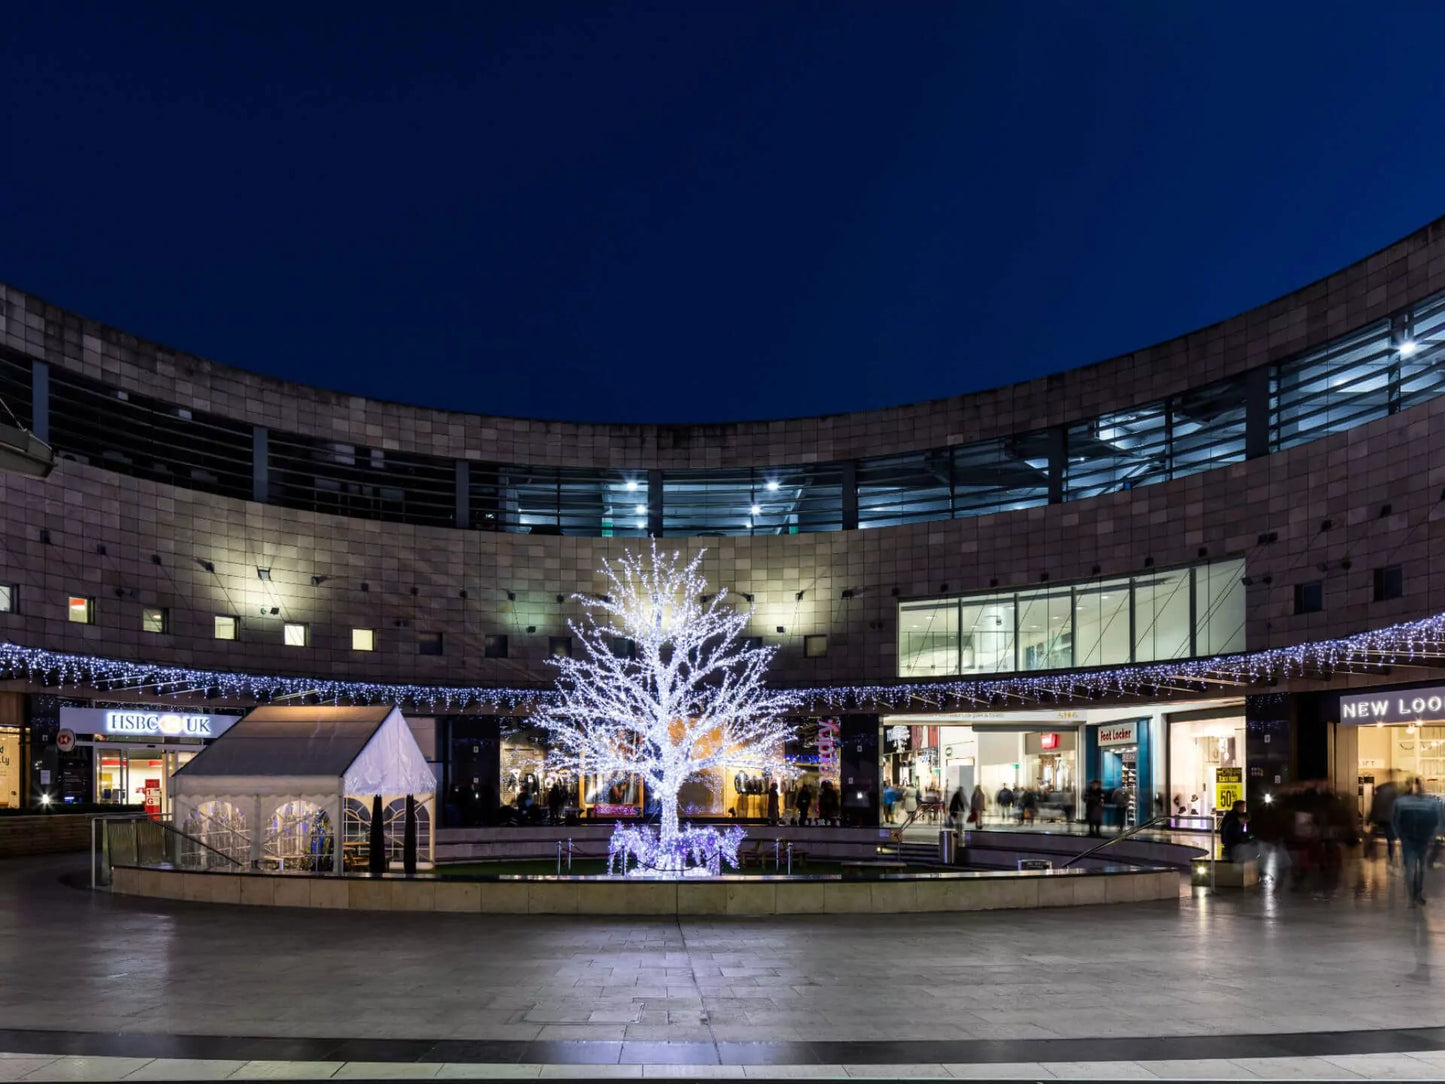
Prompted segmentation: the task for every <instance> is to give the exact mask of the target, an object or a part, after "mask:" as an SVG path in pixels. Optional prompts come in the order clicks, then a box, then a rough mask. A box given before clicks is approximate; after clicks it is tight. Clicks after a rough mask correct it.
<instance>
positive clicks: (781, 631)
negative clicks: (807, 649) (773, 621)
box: [778, 625, 788, 635]
mask: <svg viewBox="0 0 1445 1084" xmlns="http://www.w3.org/2000/svg"><path fill="white" fill-rule="evenodd" d="M787 631H788V630H787V629H785V628H784V627H783V626H782V625H779V626H778V633H779V635H781V634H782V633H784V632H787Z"/></svg>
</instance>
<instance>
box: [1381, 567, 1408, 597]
mask: <svg viewBox="0 0 1445 1084" xmlns="http://www.w3.org/2000/svg"><path fill="white" fill-rule="evenodd" d="M1404 594H1405V570H1404V568H1403V567H1401V566H1400V565H1386V566H1385V567H1384V568H1377V569H1375V601H1376V602H1388V601H1389V600H1390V599H1392V598H1401V597H1403V596H1404Z"/></svg>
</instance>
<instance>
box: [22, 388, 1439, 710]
mask: <svg viewBox="0 0 1445 1084" xmlns="http://www.w3.org/2000/svg"><path fill="white" fill-rule="evenodd" d="M1442 489H1445V398H1441V399H1436V400H1434V401H1432V402H1429V403H1425V404H1422V405H1420V406H1418V407H1415V408H1412V409H1411V410H1408V411H1405V412H1403V413H1401V414H1399V415H1396V416H1395V417H1393V418H1386V419H1382V420H1380V421H1377V422H1373V423H1371V424H1369V425H1365V426H1361V427H1360V428H1358V429H1355V430H1353V431H1350V432H1348V433H1344V434H1340V435H1338V436H1335V437H1332V438H1329V439H1326V440H1321V441H1317V442H1315V443H1312V444H1308V445H1303V446H1301V447H1298V448H1295V449H1292V450H1291V451H1288V452H1283V453H1279V454H1276V455H1271V456H1266V457H1264V458H1261V459H1256V460H1253V461H1251V462H1248V463H1241V464H1237V465H1234V466H1230V467H1225V468H1221V469H1219V470H1215V471H1211V472H1209V473H1206V474H1200V475H1195V476H1193V477H1190V478H1184V479H1180V480H1178V481H1175V482H1170V483H1166V484H1164V485H1157V486H1148V487H1144V488H1140V489H1136V490H1133V491H1130V492H1127V493H1117V494H1112V495H1109V496H1105V497H1099V498H1094V499H1092V500H1088V501H1081V502H1078V503H1074V504H1064V505H1054V506H1050V507H1044V508H1034V509H1029V510H1027V511H1022V512H1011V513H1005V514H1002V515H995V516H987V517H978V518H972V519H960V520H951V521H946V522H940V523H927V524H918V525H914V526H907V527H896V528H886V529H881V530H864V531H849V532H837V533H833V534H808V535H791V536H776V537H773V536H770V537H764V538H752V539H748V538H723V539H693V540H682V539H678V540H671V539H668V540H664V542H663V544H664V545H666V546H669V547H675V548H679V549H683V550H686V551H688V552H692V551H694V550H696V549H698V548H704V547H705V548H706V549H707V550H708V555H707V557H706V564H705V568H706V574H707V577H708V579H709V580H710V581H711V582H712V583H713V584H715V585H719V586H724V587H727V588H728V589H730V590H732V591H734V592H747V593H751V594H753V595H754V596H755V598H756V604H757V616H756V619H755V621H754V624H753V632H754V633H755V634H757V635H761V636H763V637H764V638H765V639H766V640H767V641H769V642H774V643H779V644H780V645H781V648H782V650H781V654H780V658H779V661H778V663H777V670H776V673H777V677H778V678H779V679H780V680H783V681H788V682H801V683H807V684H813V683H820V684H821V683H835V682H836V683H855V682H863V681H885V680H890V679H892V678H893V677H894V674H895V669H896V666H895V657H896V639H895V637H896V624H897V623H896V602H895V599H894V598H893V595H892V591H893V589H894V588H897V589H898V591H899V593H900V595H901V596H902V597H904V598H907V597H909V596H918V595H928V594H936V593H940V592H941V591H943V585H944V584H947V585H948V590H949V591H952V592H966V591H974V590H987V589H988V587H989V585H990V580H992V579H994V578H997V579H998V580H999V582H1000V584H1001V585H1003V586H1027V585H1031V584H1037V583H1038V582H1039V580H1040V577H1041V575H1042V574H1044V573H1047V574H1048V576H1049V578H1050V580H1051V581H1052V582H1055V583H1059V582H1067V581H1070V580H1083V579H1088V578H1089V577H1090V576H1091V574H1092V569H1093V567H1094V566H1095V565H1098V566H1099V568H1100V570H1101V574H1102V575H1106V576H1107V575H1116V574H1119V573H1124V572H1130V571H1139V570H1142V569H1143V567H1144V561H1145V559H1146V558H1150V557H1152V558H1153V559H1154V562H1155V564H1156V566H1158V567H1161V568H1162V567H1168V566H1171V565H1181V564H1187V563H1190V562H1193V561H1196V560H1198V559H1199V551H1200V550H1201V549H1205V550H1207V552H1208V556H1209V557H1223V556H1226V555H1237V554H1244V555H1245V556H1246V559H1247V570H1248V572H1249V574H1250V576H1251V577H1252V578H1253V579H1254V581H1255V582H1254V585H1253V586H1252V587H1250V588H1249V589H1248V607H1249V611H1248V612H1249V626H1248V632H1247V635H1248V643H1249V646H1250V647H1251V648H1259V647H1264V646H1286V645H1291V644H1295V643H1299V642H1302V641H1304V640H1313V639H1320V638H1324V637H1329V636H1335V635H1342V634H1346V633H1351V632H1357V631H1360V630H1362V629H1367V628H1372V627H1377V626H1380V625H1384V624H1389V623H1391V622H1394V621H1399V620H1404V619H1407V618H1412V617H1421V616H1425V615H1426V614H1429V613H1432V612H1434V611H1436V610H1438V609H1440V602H1439V600H1440V599H1441V598H1445V535H1442V531H1445V527H1442V522H1441V521H1442V516H1445V503H1442V502H1441V499H1440V498H1441V495H1442ZM1385 505H1388V506H1389V507H1390V512H1389V513H1388V514H1386V515H1384V516H1382V515H1381V510H1382V508H1383V507H1384V506H1385ZM1325 520H1330V521H1331V522H1332V527H1331V528H1330V529H1329V530H1325V531H1322V530H1321V529H1320V528H1321V525H1322V524H1323V522H1324V521H1325ZM42 528H43V529H47V530H48V531H49V532H50V543H49V544H46V543H44V542H42V541H41V540H40V532H41V530H42ZM1268 532H1278V536H1279V537H1278V541H1276V542H1274V543H1266V544H1263V545H1261V544H1259V542H1258V538H1259V536H1260V535H1261V534H1265V533H1268ZM97 544H102V545H104V546H105V548H106V553H105V555H101V554H98V553H97V552H96V547H97ZM637 544H638V543H637V542H635V541H634V542H628V541H625V540H618V539H601V538H548V537H530V536H525V535H506V534H491V533H486V532H477V531H459V530H450V529H445V528H421V527H409V526H403V525H397V524H388V523H379V522H373V521H369V520H357V519H346V518H342V517H337V516H326V515H318V514H315V513H310V512H301V511H295V510H291V509H285V508H276V507H271V506H267V505H258V504H252V503H248V502H244V501H237V500H230V499H227V498H222V497H215V496H210V495H207V494H202V493H197V492H194V491H190V490H184V489H171V488H167V487H162V486H160V485H157V484H156V483H152V482H148V481H143V480H138V479H134V478H128V477H124V476H121V475H115V474H111V473H108V472H106V471H103V470H100V469H98V468H94V467H89V466H81V465H78V464H75V463H70V462H62V463H61V464H60V465H59V466H58V467H57V468H56V470H55V472H54V473H53V474H52V475H51V476H50V478H49V479H48V480H46V481H44V482H39V481H34V480H28V479H21V478H16V477H14V476H6V475H0V582H8V583H16V584H18V585H19V587H20V596H19V598H20V612H18V613H13V614H0V638H4V639H8V640H13V641H15V642H18V643H23V644H28V645H35V646H44V647H49V648H53V649H56V650H68V651H81V652H90V653H96V654H105V655H114V656H120V657H126V658H143V659H146V660H148V661H155V662H172V663H180V664H189V665H197V666H205V667H221V668H232V669H244V670H262V671H267V672H286V673H299V674H311V675H326V676H336V677H345V678H351V679H378V680H401V681H412V680H415V681H421V682H427V683H432V682H466V683H480V684H489V685H490V684H502V685H520V684H528V683H545V682H549V681H550V680H551V670H550V668H549V667H547V665H546V664H545V661H544V660H545V657H546V655H547V648H548V642H547V637H548V636H549V635H562V634H565V633H566V629H565V627H564V626H565V620H566V619H567V618H569V617H576V616H577V615H578V614H579V612H580V607H579V605H578V604H577V603H576V602H575V601H572V600H571V599H570V598H569V599H568V600H567V601H565V602H563V603H562V604H558V602H557V601H556V596H557V595H558V594H559V593H561V594H564V595H569V596H570V594H571V593H572V592H574V591H582V592H597V591H600V590H602V588H603V581H602V580H601V579H600V578H599V577H598V576H597V574H596V569H597V568H598V566H599V563H600V562H601V560H602V558H604V557H607V556H613V555H616V554H618V553H620V552H621V551H622V549H623V548H624V547H625V546H627V545H637ZM153 554H154V555H156V556H159V557H160V564H158V565H157V564H155V563H153V562H152V559H151V558H152V555H153ZM1346 557H1348V558H1349V560H1350V561H1351V567H1350V568H1349V569H1348V570H1345V569H1343V568H1341V566H1340V563H1341V561H1342V560H1343V559H1344V558H1346ZM202 561H209V562H212V563H213V564H214V566H215V572H214V573H211V572H207V571H206V570H205V568H204V567H202V565H201V563H200V562H202ZM1386 564H1400V565H1403V566H1404V575H1405V597H1403V598H1401V599H1397V600H1394V601H1391V602H1384V603H1375V602H1373V601H1371V600H1372V597H1373V576H1372V571H1373V569H1374V568H1375V567H1376V566H1381V565H1386ZM1321 565H1324V566H1325V569H1326V570H1325V571H1323V572H1321V571H1320V568H1319V566H1321ZM258 566H259V567H262V568H269V569H270V570H271V577H272V579H271V581H270V583H265V582H262V581H261V580H260V579H259V578H258V577H257V574H256V569H257V567H258ZM1266 575H1267V576H1269V577H1271V579H1272V582H1271V583H1269V584H1265V583H1263V582H1262V578H1263V577H1264V576H1266ZM312 576H325V577H327V579H326V580H325V582H324V583H322V584H320V585H317V586H313V585H312V583H311V577H312ZM1315 579H1320V580H1323V581H1324V585H1325V609H1324V611H1323V612H1322V613H1317V614H1311V615H1307V616H1294V615H1293V612H1292V611H1293V587H1294V584H1295V583H1297V582H1300V581H1303V580H1315ZM363 583H365V584H367V585H369V588H370V589H369V590H368V591H363V590H362V589H361V585H362V584H363ZM845 589H847V590H851V591H852V592H853V595H854V597H852V598H850V599H843V598H842V597H841V595H842V592H843V591H844V590H845ZM463 590H465V591H466V592H467V595H468V597H467V598H465V599H463V598H461V597H460V592H461V591H463ZM413 591H415V593H413ZM508 591H512V592H514V593H515V594H516V596H517V597H516V601H515V602H510V601H508V600H507V597H506V593H507V592H508ZM799 591H802V592H803V598H802V600H801V601H799V600H797V599H796V598H795V595H796V594H797V592H799ZM72 593H75V594H85V595H90V596H93V597H94V598H95V599H96V606H95V608H96V623H95V624H94V625H89V626H86V625H77V624H71V623H70V622H68V621H67V620H66V598H67V597H68V595H70V594H72ZM118 596H119V597H118ZM157 605H159V606H166V607H169V608H170V611H171V632H170V633H168V634H153V633H145V632H142V631H141V608H142V607H143V606H157ZM273 606H274V607H277V608H279V609H280V611H281V613H280V615H278V616H276V617H272V616H270V615H269V610H270V608H271V607H273ZM263 609H264V610H266V611H268V613H267V614H266V615H264V616H263V615H262V610H263ZM218 613H233V614H237V615H239V616H241V617H242V618H243V622H244V628H243V630H242V639H241V641H240V642H235V643H231V642H223V641H217V640H215V639H213V638H212V616H213V615H214V614H218ZM286 619H289V620H294V621H303V622H307V623H308V624H310V625H311V626H312V644H311V646H309V647H305V648H287V647H284V646H282V643H281V638H282V631H281V622H282V621H283V620H286ZM874 625H877V626H878V627H876V628H875V627H874ZM353 626H360V627H367V628H375V629H376V630H377V638H378V650H377V651H376V652H373V653H361V652H353V651H352V650H351V649H350V648H351V641H350V629H351V628H352V627H353ZM529 626H532V627H534V628H535V629H536V632H535V633H533V634H529V633H527V631H526V629H527V628H528V627H529ZM778 626H782V627H783V628H784V629H785V630H786V631H785V632H784V633H782V634H778V633H777V632H776V631H775V630H776V628H777V627H778ZM434 631H440V632H443V633H444V634H445V636H446V641H445V642H446V654H445V655H444V656H442V657H439V658H438V657H430V656H421V655H418V654H417V646H416V641H417V633H419V632H434ZM488 633H504V634H506V635H508V636H509V638H510V643H509V647H510V653H509V654H510V657H509V658H507V659H486V658H483V639H482V638H483V636H484V635H486V634H488ZM810 633H826V634H827V635H828V637H829V643H828V652H827V655H826V656H825V657H823V658H813V659H810V658H804V657H803V643H802V638H803V636H804V635H805V634H810Z"/></svg>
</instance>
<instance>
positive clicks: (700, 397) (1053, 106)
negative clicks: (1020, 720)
mask: <svg viewBox="0 0 1445 1084" xmlns="http://www.w3.org/2000/svg"><path fill="white" fill-rule="evenodd" d="M1378 7H1382V8H1383V10H1378V9H1375V8H1372V7H1371V6H1367V5H1363V4H1352V5H1337V4H1328V3H1319V2H1313V3H1308V4H1291V3H1268V4H1257V3H1249V4H1239V5H1229V4H1219V3H1213V2H1211V3H1204V2H1200V3H1195V4H1185V3H1157V4H1153V3H1135V2H1128V3H1114V4H1106V3H1093V4H1084V3H1034V4H1025V3H1008V4H995V5H988V4H982V3H972V2H960V3H957V4H943V3H880V2H878V0H869V2H866V3H857V4H852V3H841V2H839V3H820V4H808V3H779V2H777V0H769V2H766V3H748V2H739V0H728V2H726V3H697V2H689V3H676V2H672V0H668V2H665V3H658V4H655V5H650V4H642V3H634V4H618V5H608V4H602V3H586V4H575V5H574V4H562V3H548V2H521V0H518V2H515V3H504V2H501V0H488V2H483V3H459V4H455V5H441V4H418V5H411V4H396V3H386V4H371V3H366V2H359V0H354V2H351V3H346V4H340V3H337V4H295V3H285V4H274V5H273V4H269V3H251V4H244V5H242V4H207V3H182V2H179V0H177V2H176V3H171V4H144V3H137V4H115V3H108V4H103V5H101V4H97V5H93V6H92V5H79V4H73V3H66V2H63V0H62V2H49V3H29V4H18V5H12V6H10V7H8V8H7V9H6V11H5V16H4V27H3V30H0V39H3V44H0V50H4V53H3V54H0V62H3V69H4V70H3V71H0V88H3V94H4V102H3V105H4V124H5V130H4V132H3V133H0V135H3V143H0V147H3V150H0V154H3V156H4V161H3V172H0V186H3V190H0V227H3V236H0V280H4V281H8V282H11V283H13V284H15V285H17V286H20V287H22V288H25V289H28V290H31V291H34V292H36V293H38V294H41V295H43V296H45V297H47V298H49V299H51V300H53V301H55V302H57V303H59V304H61V305H64V306H66V307H69V308H72V309H76V310H78V311H80V312H82V313H84V314H86V315H89V316H93V317H95V318H97V319H100V320H103V321H106V322H108V323H112V324H116V325H118V326H120V327H122V328H124V329H126V330H128V331H132V332H134V333H136V334H138V335H142V336H145V337H148V338H154V339H159V340H160V341H162V342H166V343H169V344H171V345H173V346H176V347H179V348H181V349H186V350H190V351H193V352H195V353H199V354H202V355H205V356H209V357H213V358H216V359H217V360H220V361H223V362H226V363H229V364H233V365H239V366H244V367H247V368H252V369H256V370H260V371H263V372H269V373H275V374H277V375H281V376H285V377H289V378H292V379H296V380H302V381H306V382H310V383H316V384H322V385H326V386H330V387H335V388H340V389H344V390H348V391H355V392H360V393H363V394H367V395H373V396H380V397H385V398H393V399H403V400H409V401H414V402H421V403H427V404H432V405H438V406H451V407H456V408H460V409H466V410H476V411H485V412H492V413H502V414H520V415H529V416H550V417H566V418H581V419H588V420H618V421H621V420H649V421H688V420H722V419H729V418H760V417H775V416H784V415H796V414H811V413H824V412H832V411H841V410H850V409H857V408H863V407H873V406H883V405H887V404H893V403H901V402H907V401H910V400H917V399H924V398H932V397H937V396H942V395H948V394H953V393H956V392H960V391H967V390H970V389H975V388H980V387H987V386H991V385H994V384H998V383H1003V382H1007V381H1010V380H1015V379H1023V378H1027V377H1030V376H1036V375H1039V374H1042V373H1046V372H1050V371H1055V370H1058V369H1063V368H1070V367H1073V366H1076V365H1082V364H1086V363H1088V362H1091V361H1095V360H1098V359H1100V358H1103V357H1106V356H1109V355H1111V354H1115V353H1119V352H1122V351H1126V350H1129V349H1131V348H1134V347H1138V346H1142V345H1146V344H1148V343H1150V342H1154V341H1157V340H1159V339H1163V338H1167V337H1170V336H1172V335H1175V334H1178V333H1181V332H1184V331H1187V330H1190V329H1192V328H1194V327H1197V326H1200V325H1203V324H1207V323H1211V322H1213V321H1215V320H1218V319H1221V318H1223V317H1225V316H1228V315H1231V314H1233V313H1235V312H1238V311H1240V310H1241V309H1245V308H1248V307H1250V306H1252V305H1255V304H1258V303H1260V302H1263V301H1266V300H1268V299H1270V298H1272V297H1274V296H1277V295H1278V294H1281V293H1284V292H1286V291H1289V290H1291V289H1294V288H1296V287H1298V286H1301V285H1303V284H1305V283H1306V282H1308V281H1310V280H1312V279H1315V278H1318V277H1319V276H1321V275H1323V274H1325V273H1327V272H1329V271H1331V270H1334V269H1336V268H1338V267H1340V266H1342V265H1344V264H1346V263H1349V262H1351V261H1353V260H1355V259H1357V258H1359V257H1361V256H1363V255H1365V254H1367V253H1368V252H1370V251H1373V250H1374V249H1376V248H1378V247H1380V246H1382V245H1384V244H1386V243H1388V242H1390V241H1392V240H1395V239H1396V238H1398V237H1400V236H1402V235H1404V234H1406V233H1408V232H1410V231H1411V230H1413V229H1415V228H1417V227H1419V226H1421V225H1423V224H1424V223H1425V222H1427V221H1429V220H1430V219H1432V218H1434V217H1436V216H1438V215H1440V214H1442V213H1445V184H1442V181H1441V178H1442V176H1445V140H1442V139H1441V137H1440V132H1439V118H1440V116H1441V107H1442V104H1445V93H1442V92H1445V75H1442V74H1441V70H1440V68H1441V66H1440V65H1439V64H1438V63H1436V58H1435V55H1434V52H1433V51H1432V50H1433V49H1434V46H1435V44H1436V43H1437V42H1439V41H1441V40H1445V5H1442V4H1439V3H1422V4H1411V3H1392V4H1387V5H1381V6H1378Z"/></svg>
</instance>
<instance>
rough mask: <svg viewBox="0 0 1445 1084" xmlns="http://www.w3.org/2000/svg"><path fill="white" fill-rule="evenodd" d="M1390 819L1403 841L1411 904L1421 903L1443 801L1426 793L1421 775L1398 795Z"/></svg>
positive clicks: (1402, 850)
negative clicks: (1428, 860)
mask: <svg viewBox="0 0 1445 1084" xmlns="http://www.w3.org/2000/svg"><path fill="white" fill-rule="evenodd" d="M1390 823H1391V825H1392V826H1393V828H1394V830H1395V836H1396V838H1398V839H1399V841H1400V860H1401V862H1402V863H1403V864H1404V867H1405V887H1406V888H1407V889H1408V890H1409V892H1410V906H1411V907H1421V906H1423V905H1424V903H1425V858H1426V856H1427V855H1428V854H1429V853H1430V845H1431V844H1432V843H1434V842H1435V835H1436V833H1437V832H1439V831H1440V803H1439V802H1437V801H1435V799H1434V798H1431V797H1429V796H1428V795H1426V793H1425V788H1424V787H1423V786H1422V785H1421V783H1420V780H1419V779H1418V778H1416V779H1412V780H1411V781H1410V789H1409V790H1408V791H1407V792H1406V793H1404V794H1402V795H1400V796H1399V797H1398V798H1396V799H1395V808H1394V811H1393V812H1392V814H1391V820H1390Z"/></svg>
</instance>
